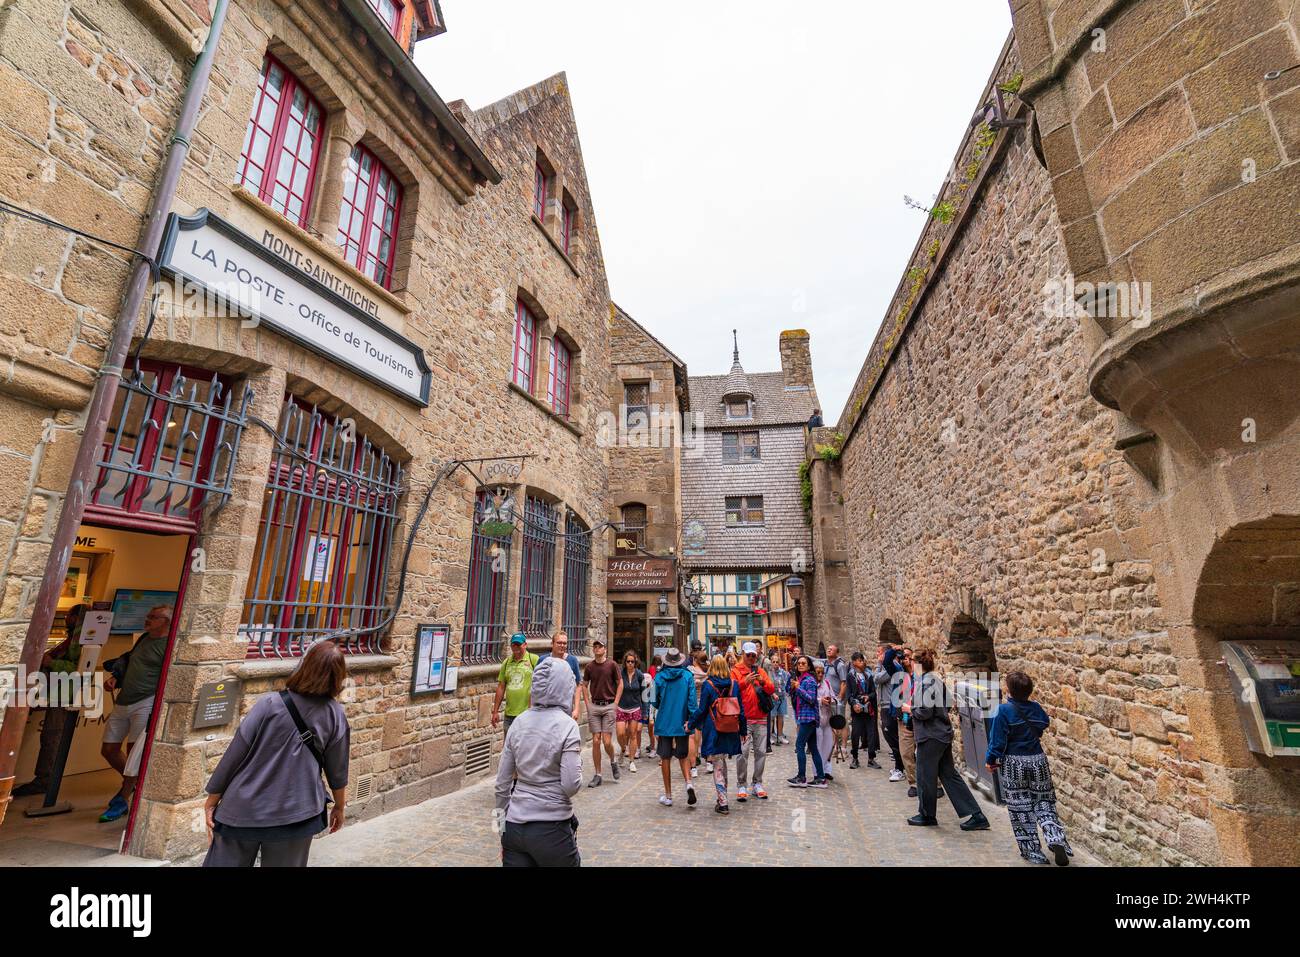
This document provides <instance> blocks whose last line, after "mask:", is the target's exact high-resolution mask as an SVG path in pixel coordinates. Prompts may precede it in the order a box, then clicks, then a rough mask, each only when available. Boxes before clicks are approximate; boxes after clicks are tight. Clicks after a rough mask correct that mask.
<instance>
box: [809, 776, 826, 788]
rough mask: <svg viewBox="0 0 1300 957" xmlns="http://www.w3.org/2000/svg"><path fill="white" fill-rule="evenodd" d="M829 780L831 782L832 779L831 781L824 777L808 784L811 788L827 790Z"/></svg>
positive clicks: (814, 779)
mask: <svg viewBox="0 0 1300 957" xmlns="http://www.w3.org/2000/svg"><path fill="white" fill-rule="evenodd" d="M828 780H830V779H829V778H826V777H824V776H823V777H820V778H813V779H812V780H811V781H809V782H808V786H809V787H810V788H825V787H826V782H827V781H828Z"/></svg>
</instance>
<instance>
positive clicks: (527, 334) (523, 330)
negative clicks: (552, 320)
mask: <svg viewBox="0 0 1300 957" xmlns="http://www.w3.org/2000/svg"><path fill="white" fill-rule="evenodd" d="M536 364H537V317H536V316H534V315H533V314H532V312H531V311H530V310H529V308H528V307H527V306H525V305H524V301H523V300H522V299H520V300H518V301H516V302H515V354H514V370H513V371H512V372H511V375H510V380H511V381H512V382H513V383H514V384H515V385H517V386H519V388H521V389H523V390H524V391H525V392H532V391H533V367H534V366H535V365H536Z"/></svg>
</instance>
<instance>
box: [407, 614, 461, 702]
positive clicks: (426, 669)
mask: <svg viewBox="0 0 1300 957" xmlns="http://www.w3.org/2000/svg"><path fill="white" fill-rule="evenodd" d="M450 639H451V626H450V625H441V624H439V625H420V626H419V627H418V628H417V629H416V630H415V667H414V669H412V672H411V694H413V695H417V694H429V693H430V692H434V691H445V690H447V688H446V678H447V646H448V645H449V644H450Z"/></svg>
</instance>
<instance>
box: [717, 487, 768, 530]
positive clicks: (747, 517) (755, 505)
mask: <svg viewBox="0 0 1300 957" xmlns="http://www.w3.org/2000/svg"><path fill="white" fill-rule="evenodd" d="M726 505H727V525H728V526H741V525H762V524H763V496H761V495H736V496H731V495H729V496H727V500H726Z"/></svg>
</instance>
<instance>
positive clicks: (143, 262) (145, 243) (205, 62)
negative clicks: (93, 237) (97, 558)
mask: <svg viewBox="0 0 1300 957" xmlns="http://www.w3.org/2000/svg"><path fill="white" fill-rule="evenodd" d="M228 4H229V0H216V5H215V7H214V8H213V11H212V25H211V27H210V28H209V29H208V38H207V40H206V41H205V42H204V44H203V49H202V50H201V51H200V52H199V55H198V59H196V60H195V61H194V69H193V70H192V71H191V72H190V79H189V84H188V85H187V87H186V89H185V99H184V101H183V102H182V103H181V112H180V116H179V118H178V119H177V121H176V131H175V133H173V134H172V139H171V143H170V145H169V146H168V149H167V158H166V159H165V160H164V161H163V167H162V175H161V176H160V177H159V181H158V185H157V187H156V188H155V189H154V192H153V198H152V200H151V201H150V206H149V218H148V220H147V221H146V222H145V226H144V231H143V234H142V236H141V240H140V243H139V246H138V247H137V248H139V249H140V250H141V251H143V252H145V253H147V254H148V255H149V256H151V257H153V258H155V259H156V258H157V255H158V249H159V246H160V245H161V242H162V234H163V227H164V226H165V225H166V222H167V214H168V213H169V212H170V211H171V205H172V200H173V199H174V198H175V196H176V185H177V183H178V182H179V181H180V176H181V169H182V168H183V167H184V165H185V160H186V157H187V156H188V155H189V151H190V137H191V136H192V135H193V134H194V126H195V124H196V123H197V121H198V115H199V106H200V105H201V104H202V102H203V95H204V94H205V93H206V92H207V89H208V80H209V78H210V77H211V76H212V63H213V60H214V59H215V58H216V52H217V44H218V42H219V41H220V39H221V27H222V24H224V23H225V20H226V8H227V6H228ZM151 276H152V269H151V263H150V262H149V260H147V259H145V258H143V257H141V256H139V255H137V256H136V257H135V259H134V261H133V262H132V265H131V276H130V279H129V280H128V282H127V287H126V291H125V293H124V294H123V296H122V304H121V306H120V308H119V309H118V311H117V318H116V319H115V320H114V323H113V337H112V340H111V341H110V342H109V346H108V350H107V352H106V353H105V354H104V361H103V364H102V365H101V366H100V369H99V374H98V377H97V378H96V380H95V388H94V391H93V392H92V393H91V396H90V404H89V406H88V407H87V409H86V424H85V428H84V430H83V431H82V435H81V444H80V446H78V448H77V457H76V460H75V461H74V462H73V465H72V475H71V477H70V478H69V480H68V493H67V495H66V496H64V499H63V509H62V511H61V512H60V513H59V522H58V525H57V526H56V528H55V530H54V540H53V543H52V544H51V546H50V555H49V558H48V559H47V560H46V562H45V574H44V577H43V578H42V579H41V587H40V590H39V591H38V592H37V593H36V604H35V606H34V607H33V609H32V620H31V621H30V622H29V623H28V626H27V637H26V639H25V640H24V642H23V651H22V657H21V658H20V659H19V675H20V677H21V676H23V675H28V674H35V673H36V672H37V671H38V670H39V669H40V666H41V657H42V655H43V654H44V651H45V647H46V644H47V643H48V641H49V634H50V627H51V626H52V625H53V624H54V610H55V606H56V604H57V603H58V599H59V592H60V590H61V589H62V585H63V578H64V576H65V575H66V574H67V571H68V560H69V559H70V558H71V557H72V546H73V543H74V541H75V539H76V534H77V528H78V526H80V525H81V519H82V517H83V515H84V514H85V511H86V499H87V498H88V497H89V495H90V491H91V489H92V488H94V484H95V479H96V475H97V473H98V463H99V457H100V451H101V447H102V446H103V443H104V434H105V432H106V431H107V430H108V418H109V415H110V414H111V413H112V410H113V400H114V398H115V397H116V396H117V387H118V384H119V383H120V382H121V379H122V366H123V364H124V363H125V362H126V357H127V350H128V349H129V347H130V345H131V336H132V334H133V333H134V331H135V323H136V318H137V317H138V316H139V314H140V306H141V305H142V304H143V302H144V297H145V294H146V293H147V292H148V291H149V288H148V287H149V280H150V278H151ZM20 690H21V685H15V688H14V691H15V694H13V695H12V696H11V697H12V700H11V702H10V705H9V707H8V708H7V709H6V710H5V713H4V723H3V725H0V824H3V823H4V818H5V811H6V810H7V809H8V807H9V801H10V795H11V793H12V791H13V784H14V773H15V770H16V766H17V764H18V750H19V748H20V747H21V745H22V739H23V729H24V728H25V727H26V725H27V712H28V708H27V702H26V696H25V695H20V694H18V693H17V692H19V691H20Z"/></svg>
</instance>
